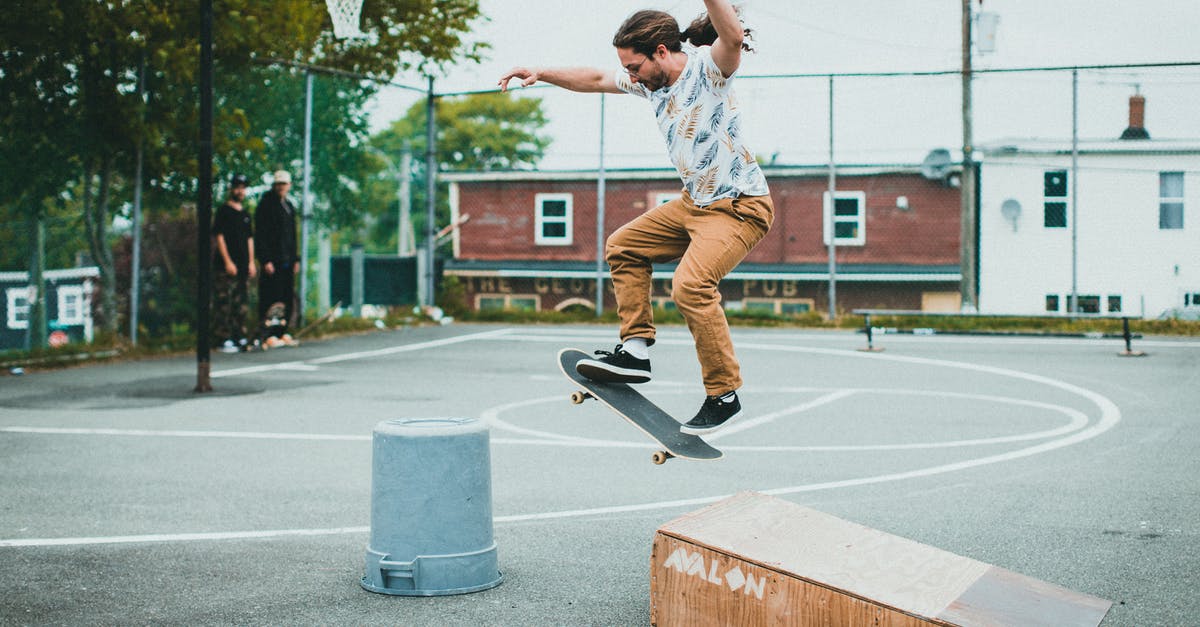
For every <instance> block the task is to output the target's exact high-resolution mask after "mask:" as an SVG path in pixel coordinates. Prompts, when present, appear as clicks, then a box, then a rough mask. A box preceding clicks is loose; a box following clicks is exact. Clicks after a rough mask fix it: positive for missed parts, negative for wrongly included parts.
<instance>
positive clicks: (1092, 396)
mask: <svg viewBox="0 0 1200 627" xmlns="http://www.w3.org/2000/svg"><path fill="white" fill-rule="evenodd" d="M550 341H553V340H550ZM742 348H749V349H759V350H774V351H787V352H800V353H814V354H824V355H830V356H840V357H850V358H856V359H875V360H879V361H893V362H898V363H909V364H914V365H922V366H934V367H944V368H954V369H961V370H968V371H975V372H980V373H986V374H992V375H996V376H1001V377H1008V378H1013V379H1019V380H1024V381H1029V382H1032V383H1037V384H1041V385H1046V386H1048V387H1052V388H1057V389H1059V390H1062V391H1065V392H1068V393H1071V394H1074V395H1077V396H1081V397H1083V398H1085V399H1087V400H1088V401H1090V402H1092V403H1093V404H1094V405H1095V406H1096V407H1097V408H1098V409H1099V410H1100V419H1099V421H1098V422H1097V423H1096V424H1095V425H1092V426H1091V427H1089V428H1086V429H1083V430H1081V431H1078V432H1075V433H1074V434H1072V435H1069V436H1067V437H1063V438H1061V439H1057V440H1053V441H1051V442H1045V443H1042V444H1039V445H1035V446H1031V447H1027V448H1023V449H1018V450H1015V451H1009V452H1006V453H1001V454H997V455H990V456H986V457H980V458H975V459H969V460H965V461H961V462H955V463H950V464H942V465H939V466H931V467H927V468H921V469H917V470H912V471H905V472H897V473H886V474H881V475H875V476H869V477H859V478H854V479H845V480H841V481H828V482H823V483H811V484H804V485H796V486H786V487H780V488H773V489H765V490H760V491H762V492H763V493H765V494H771V495H785V494H797V493H802V492H815V491H819V490H830V489H839V488H847V487H858V486H864V485H871V484H879V483H888V482H895V481H902V480H906V479H913V478H921V477H929V476H934V475H939V474H944V473H949V472H956V471H960V470H966V469H970V468H977V467H980V466H986V465H990V464H996V463H1001V462H1007V461H1013V460H1016V459H1021V458H1024V457H1030V456H1033V455H1038V454H1041V453H1045V452H1049V451H1053V450H1056V449H1061V448H1065V447H1068V446H1072V445H1074V444H1078V443H1080V442H1084V441H1086V440H1089V439H1091V438H1095V437H1097V436H1099V435H1101V434H1103V433H1105V432H1107V431H1109V430H1110V429H1112V428H1113V427H1115V426H1116V425H1117V423H1119V422H1120V420H1121V410H1120V408H1118V407H1117V405H1116V403H1113V402H1112V401H1111V400H1110V399H1109V398H1108V397H1106V396H1104V395H1102V394H1099V393H1097V392H1093V391H1092V390H1089V389H1086V388H1082V387H1079V386H1076V385H1073V384H1070V383H1066V382H1065V381H1059V380H1057V379H1052V378H1050V377H1044V376H1041V375H1036V374H1032V373H1027V372H1022V371H1019V370H1010V369H1007V368H999V367H995V366H983V365H978V364H971V363H967V362H958V361H950V360H941V359H929V358H920V357H905V356H899V355H886V354H880V353H860V352H857V351H845V350H835V349H818V348H807V347H798V346H780V345H774V344H770V345H767V344H750V345H743V346H742ZM727 496H728V495H719V496H710V497H700V498H694V499H685V500H675V501H657V502H650V503H636V504H629V505H614V506H608V507H597V508H589V509H574V510H562V511H557V512H541V513H531V514H520V515H511V516H497V517H495V518H494V519H493V520H494V522H497V523H510V522H522V521H534V520H555V519H566V518H576V517H586V516H597V515H610V514H623V513H631V512H639V511H657V510H663V509H671V508H677V507H688V506H696V505H704V504H708V503H713V502H716V501H719V500H721V499H723V498H726V497H727ZM366 530H367V529H366V528H363V527H343V528H338V529H324V530H322V529H316V530H282V531H264V532H233V533H210V534H173V535H156V536H114V537H109V538H74V539H72V538H60V539H54V538H50V539H23V540H0V547H5V546H54V545H57V546H63V545H66V544H83V543H86V544H100V543H104V544H111V543H118V542H120V543H129V542H153V541H159V542H167V541H186V540H221V539H235V538H269V537H279V536H302V535H329V534H332V533H363V532H365V531H366ZM146 538H151V539H149V540H148V539H146Z"/></svg>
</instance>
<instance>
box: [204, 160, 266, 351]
mask: <svg viewBox="0 0 1200 627" xmlns="http://www.w3.org/2000/svg"><path fill="white" fill-rule="evenodd" d="M248 183H249V181H248V180H247V179H246V176H245V175H243V174H235V175H233V178H232V179H230V181H229V198H228V199H227V200H226V201H225V204H223V205H221V206H220V208H218V209H217V215H216V217H215V218H213V227H212V232H213V235H214V236H215V237H216V239H217V255H216V256H215V257H213V262H214V263H213V266H214V267H213V277H214V279H215V280H214V287H215V288H216V289H215V290H214V296H215V297H216V303H215V307H214V316H213V317H214V321H215V323H216V324H215V325H214V327H215V330H216V337H217V338H218V339H219V340H221V341H222V344H221V350H222V351H224V352H226V353H235V352H237V351H239V350H245V349H246V347H247V338H246V317H247V315H248V314H249V307H248V305H247V303H246V283H247V282H248V281H249V279H251V278H253V277H254V276H256V275H257V271H256V268H255V266H254V231H253V229H252V228H251V224H250V214H249V213H247V212H246V209H245V207H243V206H242V201H244V200H245V199H246V185H247V184H248Z"/></svg>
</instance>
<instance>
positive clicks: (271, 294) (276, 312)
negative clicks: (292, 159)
mask: <svg viewBox="0 0 1200 627" xmlns="http://www.w3.org/2000/svg"><path fill="white" fill-rule="evenodd" d="M291 187H292V177H291V175H290V174H288V173H287V172H286V171H284V170H279V171H277V172H275V175H274V179H273V183H272V185H271V189H270V191H268V192H266V193H265V194H263V196H262V199H261V200H260V201H259V203H258V209H256V210H255V212H254V232H255V233H256V234H257V235H258V247H257V254H258V263H259V266H260V268H261V272H259V275H258V319H259V323H260V325H261V326H262V329H261V331H260V334H261V338H260V340H261V341H262V342H263V345H264V346H277V345H279V344H281V343H282V344H291V343H292V337H291V335H289V334H288V333H287V327H288V323H289V322H290V321H291V319H292V313H293V311H294V306H295V303H294V301H295V295H296V273H297V272H299V271H300V258H299V256H298V255H297V254H296V251H297V246H296V206H295V205H294V204H292V201H291V200H290V199H289V198H288V190H290V189H291Z"/></svg>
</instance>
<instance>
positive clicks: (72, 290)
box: [58, 285, 85, 326]
mask: <svg viewBox="0 0 1200 627" xmlns="http://www.w3.org/2000/svg"><path fill="white" fill-rule="evenodd" d="M72 298H73V299H75V306H74V309H75V311H74V312H71V313H72V314H73V315H70V316H66V315H64V313H63V312H68V311H69V310H70V309H71V307H70V305H69V301H70V299H72ZM83 304H84V299H83V286H82V285H60V286H58V323H59V324H67V325H71V326H77V325H81V324H83V320H84V317H85V316H84V312H83Z"/></svg>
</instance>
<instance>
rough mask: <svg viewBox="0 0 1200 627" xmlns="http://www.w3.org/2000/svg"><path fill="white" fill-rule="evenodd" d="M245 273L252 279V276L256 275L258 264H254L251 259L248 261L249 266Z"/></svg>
mask: <svg viewBox="0 0 1200 627" xmlns="http://www.w3.org/2000/svg"><path fill="white" fill-rule="evenodd" d="M247 274H248V276H249V277H250V278H252V279H253V278H254V277H256V276H258V266H256V265H254V262H253V261H251V262H250V268H249V270H248V271H247Z"/></svg>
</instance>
